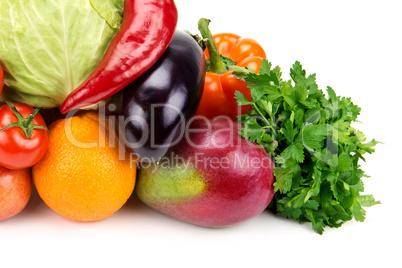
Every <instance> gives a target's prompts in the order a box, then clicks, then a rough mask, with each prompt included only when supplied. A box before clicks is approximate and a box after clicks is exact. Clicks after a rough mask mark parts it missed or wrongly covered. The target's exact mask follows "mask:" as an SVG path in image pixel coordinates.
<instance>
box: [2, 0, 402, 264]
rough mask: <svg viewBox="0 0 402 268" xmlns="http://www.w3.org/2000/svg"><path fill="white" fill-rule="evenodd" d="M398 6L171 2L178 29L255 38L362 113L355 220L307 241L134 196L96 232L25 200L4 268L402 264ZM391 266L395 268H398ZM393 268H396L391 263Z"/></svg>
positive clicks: (263, 224)
mask: <svg viewBox="0 0 402 268" xmlns="http://www.w3.org/2000/svg"><path fill="white" fill-rule="evenodd" d="M398 2H400V1H388V0H383V1H339V0H338V1H310V0H308V1H300V0H299V1H284V0H282V1H270V0H247V1H245V0H203V1H190V0H176V4H177V7H178V10H179V14H180V15H179V16H180V18H179V24H178V29H180V30H190V31H192V32H194V33H195V32H197V22H198V19H199V18H201V17H206V18H209V19H211V20H212V23H211V30H212V31H213V32H214V33H218V32H233V33H237V34H239V35H241V36H244V37H251V38H254V39H256V40H258V41H259V43H260V44H261V45H262V46H263V47H264V49H265V50H266V52H267V57H268V59H269V60H271V61H272V62H273V63H274V64H275V65H279V66H281V67H282V71H283V73H284V78H286V79H288V78H289V76H288V73H289V71H288V70H289V68H290V67H291V65H292V64H293V63H294V61H296V60H299V61H301V63H302V64H303V67H304V68H305V69H306V70H307V72H308V73H309V74H311V73H317V82H318V85H319V86H320V88H323V89H325V88H326V86H327V85H329V86H331V87H333V89H334V90H335V91H336V92H337V93H338V94H339V95H342V96H347V97H352V100H353V101H354V102H355V103H356V104H358V105H359V106H360V107H362V114H361V116H360V118H359V120H360V121H361V123H359V124H357V125H355V126H356V128H358V129H360V130H362V131H363V132H364V133H366V135H367V138H368V139H373V138H375V139H378V140H380V141H382V142H383V143H384V144H381V145H378V146H377V151H376V153H375V154H373V155H368V156H367V157H366V158H367V162H366V163H363V164H362V165H363V169H364V170H365V171H366V172H367V174H369V175H370V176H371V178H367V179H365V180H364V181H365V187H366V193H370V194H374V196H375V197H376V198H377V199H379V200H381V201H382V205H378V206H375V207H371V208H367V219H366V221H365V222H364V223H357V222H355V221H351V222H348V223H346V224H345V225H344V226H343V227H342V228H340V229H326V231H325V232H324V235H322V236H320V235H318V234H315V233H314V232H313V231H312V230H311V227H310V225H308V224H305V225H300V224H298V223H297V222H294V221H291V220H287V219H283V218H281V217H278V216H274V215H272V214H270V213H268V212H264V213H263V214H261V215H260V216H258V217H256V218H254V219H252V220H250V221H248V222H246V223H243V224H240V225H238V226H235V227H231V228H226V229H208V228H201V227H197V226H193V225H190V224H187V223H183V222H180V221H177V220H175V219H172V218H169V217H167V216H164V215H162V214H159V213H157V212H155V211H153V210H151V209H149V208H147V207H146V206H144V205H142V204H141V203H140V202H139V201H138V200H137V199H136V198H132V199H130V200H129V201H128V203H127V204H126V205H125V206H124V207H123V208H122V209H121V210H120V211H119V212H117V213H116V214H115V215H113V216H112V217H110V218H108V219H106V220H103V221H99V222H93V223H79V222H72V221H69V220H66V219H64V218H62V217H61V216H58V215H57V214H56V213H54V212H53V211H51V210H50V209H49V208H47V207H46V205H45V204H44V203H43V202H42V201H41V200H40V198H39V197H38V196H37V194H36V193H35V192H34V193H33V195H32V198H31V201H30V203H29V204H28V206H27V208H26V209H25V210H24V211H23V212H22V213H20V214H19V215H18V216H16V217H14V218H12V219H10V220H6V221H3V222H0V266H1V267H23V266H28V267H32V266H33V267H37V266H39V265H41V267H166V266H171V267H207V266H208V267H311V266H317V267H353V266H355V267H357V266H359V267H364V266H367V265H370V266H369V267H374V266H375V265H381V267H391V263H394V265H393V266H392V267H397V266H398V265H400V263H401V262H400V256H399V255H400V254H401V246H400V241H401V239H402V236H401V213H402V212H401V205H400V200H401V197H400V192H401V189H400V187H401V186H402V183H401V179H402V178H401V174H400V171H399V168H400V166H401V164H400V158H401V149H402V146H401V142H400V133H401V132H400V130H399V129H400V128H399V125H400V121H401V120H400V111H401V104H402V99H401V97H402V94H401V91H402V86H401V78H402V67H401V66H402V64H401V63H402V52H401V50H402V41H401V26H402V16H401V7H400V5H399V3H398ZM395 265H396V266H395ZM399 267H400V266H399Z"/></svg>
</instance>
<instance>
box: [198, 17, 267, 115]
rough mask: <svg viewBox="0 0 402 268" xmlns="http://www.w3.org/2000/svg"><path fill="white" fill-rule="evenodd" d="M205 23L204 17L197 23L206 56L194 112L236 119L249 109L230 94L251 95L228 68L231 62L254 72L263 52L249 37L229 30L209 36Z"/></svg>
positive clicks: (263, 56) (245, 85)
mask: <svg viewBox="0 0 402 268" xmlns="http://www.w3.org/2000/svg"><path fill="white" fill-rule="evenodd" d="M209 22H210V21H209V20H206V19H201V20H200V22H199V29H200V32H201V35H202V37H203V38H204V39H205V40H206V42H207V49H206V50H205V51H204V54H205V57H206V58H207V59H209V65H208V69H207V73H206V76H205V85H204V92H203V95H202V97H201V102H200V105H199V107H198V110H197V113H196V114H197V115H202V116H205V117H207V118H209V119H213V118H215V117H217V116H222V115H223V116H228V117H230V118H231V119H232V120H234V121H236V120H237V116H239V115H241V114H246V113H247V111H251V106H250V105H247V106H240V105H238V104H237V103H236V99H235V94H234V93H235V92H236V91H240V92H241V93H243V95H244V96H245V97H246V98H248V99H249V100H251V94H250V89H249V88H248V87H247V84H246V82H245V81H241V80H239V79H237V78H236V77H235V75H234V74H233V71H232V70H230V68H231V66H233V65H235V66H239V67H248V68H250V69H252V70H254V71H255V72H256V73H258V71H259V69H260V67H261V62H262V59H263V58H266V54H265V51H264V49H263V48H262V47H261V46H260V45H259V44H258V43H257V42H256V41H255V40H253V39H250V38H242V37H240V36H238V35H236V34H232V33H221V34H215V35H213V36H212V34H211V32H210V31H209V29H208V25H209Z"/></svg>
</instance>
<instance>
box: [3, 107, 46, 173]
mask: <svg viewBox="0 0 402 268" xmlns="http://www.w3.org/2000/svg"><path fill="white" fill-rule="evenodd" d="M38 111H39V109H35V110H34V109H33V108H32V107H30V106H28V105H26V104H22V103H14V104H13V103H8V102H7V104H4V105H3V106H1V107H0V166H3V167H5V168H8V169H23V168H27V167H30V166H33V165H34V164H36V163H37V162H38V161H39V160H40V159H41V158H42V157H43V155H44V154H45V152H46V150H47V147H48V130H47V129H46V123H45V121H44V120H43V118H42V116H41V115H40V114H39V113H38Z"/></svg>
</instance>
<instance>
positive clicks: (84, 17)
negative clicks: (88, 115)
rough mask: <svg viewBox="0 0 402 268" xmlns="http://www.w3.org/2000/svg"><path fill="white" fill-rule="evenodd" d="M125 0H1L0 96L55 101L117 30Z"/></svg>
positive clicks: (90, 66)
mask: <svg viewBox="0 0 402 268" xmlns="http://www.w3.org/2000/svg"><path fill="white" fill-rule="evenodd" d="M123 6H124V0H74V1H72V0H1V1H0V25H1V27H0V64H1V66H2V67H3V69H4V72H5V78H4V79H5V81H4V83H5V88H4V92H3V95H2V98H4V99H8V100H11V101H18V102H23V103H26V104H29V105H31V106H34V107H46V108H52V107H59V106H60V105H61V104H62V102H63V101H64V99H65V98H66V97H67V95H68V94H69V93H70V92H71V91H73V90H74V89H75V88H76V87H78V86H79V85H80V84H81V83H82V82H83V81H84V80H85V79H86V78H87V77H88V76H89V75H90V74H91V72H92V71H93V70H94V69H95V67H96V66H97V65H98V63H99V61H100V60H101V59H102V56H103V55H104V53H105V52H106V49H107V47H108V46H109V44H110V42H111V40H112V39H113V37H114V35H115V34H116V33H117V31H118V29H119V27H120V25H121V21H122V16H123Z"/></svg>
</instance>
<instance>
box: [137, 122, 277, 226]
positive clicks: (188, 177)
mask: <svg viewBox="0 0 402 268" xmlns="http://www.w3.org/2000/svg"><path fill="white" fill-rule="evenodd" d="M241 127H242V126H241V125H240V124H238V123H236V122H233V121H231V120H229V119H228V120H225V119H220V120H212V121H209V120H194V121H193V123H192V124H191V125H190V127H188V128H187V129H186V131H185V133H183V138H182V139H181V141H180V142H179V143H178V144H177V145H175V146H173V147H171V148H170V150H169V151H168V153H167V154H166V155H165V156H164V157H163V158H162V159H161V160H160V161H159V162H158V163H144V164H143V166H141V169H140V172H139V177H138V182H137V185H136V189H135V191H136V193H137V196H138V197H139V199H140V200H141V201H142V202H143V203H145V204H146V205H148V206H149V207H151V208H153V209H154V210H157V211H159V212H161V213H164V214H166V215H169V216H171V217H174V218H177V219H180V220H182V221H185V222H189V223H192V224H195V225H200V226H205V227H226V226H232V225H236V224H238V223H241V222H244V221H246V220H248V219H251V218H253V217H255V216H257V215H259V214H260V213H261V212H263V211H264V210H265V209H266V208H267V206H268V205H269V203H270V202H271V200H272V198H273V196H274V190H273V182H274V176H273V161H272V159H271V157H270V156H269V155H268V154H267V153H266V152H265V150H264V148H262V147H261V146H259V145H257V144H254V143H251V142H250V141H248V140H245V139H243V138H242V137H241V136H240V135H239V131H240V129H241Z"/></svg>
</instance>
